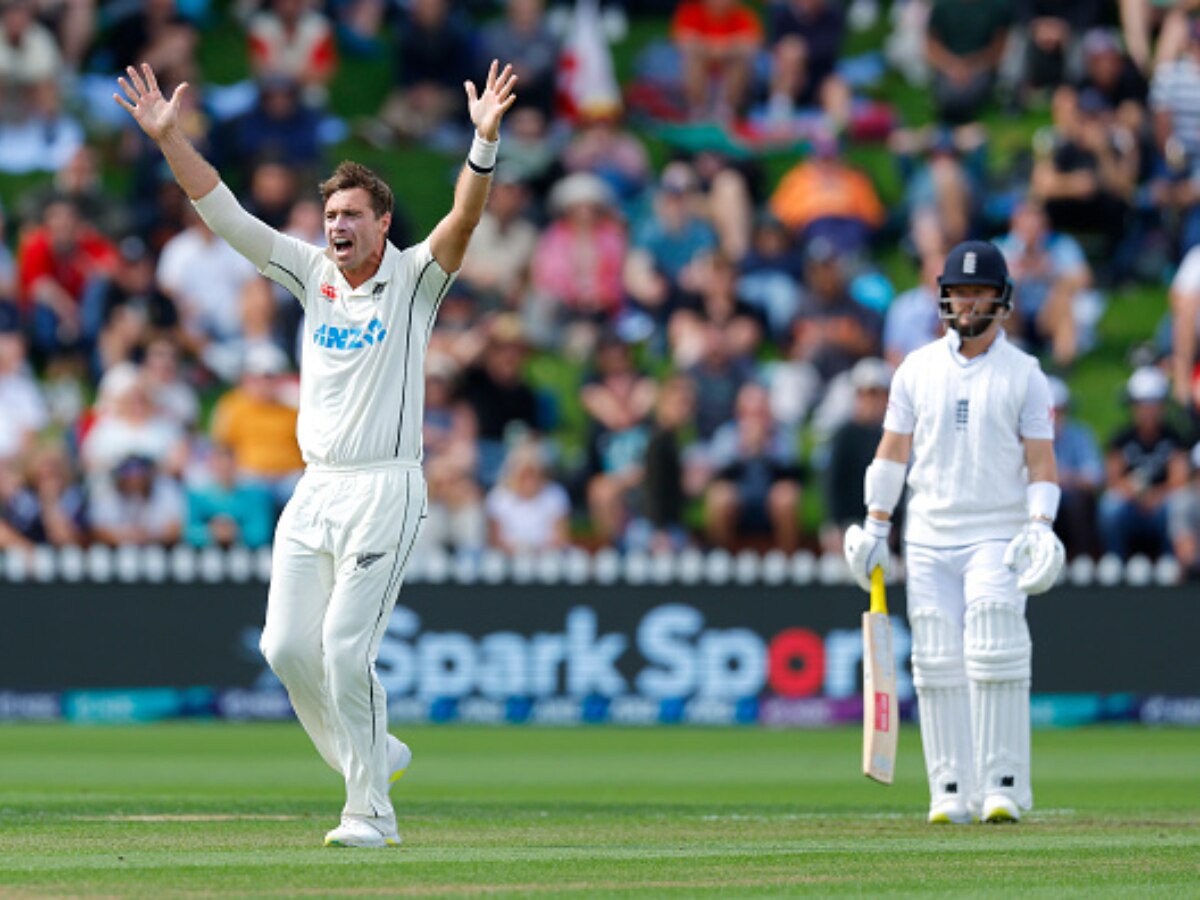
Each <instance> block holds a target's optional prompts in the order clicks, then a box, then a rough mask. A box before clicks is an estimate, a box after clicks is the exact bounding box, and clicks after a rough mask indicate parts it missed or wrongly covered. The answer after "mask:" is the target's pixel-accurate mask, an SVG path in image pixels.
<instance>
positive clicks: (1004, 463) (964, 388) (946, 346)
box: [883, 332, 1054, 547]
mask: <svg viewBox="0 0 1200 900" xmlns="http://www.w3.org/2000/svg"><path fill="white" fill-rule="evenodd" d="M957 347H958V334H957V333H956V332H949V333H948V334H947V335H946V336H944V337H942V338H941V339H939V340H936V341H933V342H932V343H930V344H926V345H925V346H924V347H921V348H920V349H918V350H914V351H913V352H912V353H910V354H909V355H908V356H907V357H906V358H905V360H904V362H903V363H901V364H900V368H899V369H897V370H896V375H895V377H894V378H893V379H892V386H891V392H890V394H889V396H888V411H887V416H886V418H885V419H884V423H883V427H884V428H885V429H886V430H888V431H892V432H895V433H898V434H911V435H912V438H913V449H912V460H911V466H910V468H909V471H908V488H909V501H908V514H907V524H906V526H905V539H906V540H907V541H908V542H909V543H912V544H923V545H928V546H934V547H957V546H964V545H966V544H974V543H978V542H980V541H987V540H1008V539H1010V538H1012V537H1013V536H1014V535H1016V534H1017V533H1018V532H1019V531H1020V530H1021V528H1022V527H1023V526H1024V524H1025V522H1026V520H1027V519H1028V513H1027V510H1026V502H1025V488H1026V485H1027V480H1028V473H1027V471H1026V468H1025V449H1024V445H1023V444H1022V440H1023V439H1024V438H1034V439H1044V440H1053V438H1054V419H1053V416H1054V404H1053V401H1052V400H1051V398H1050V386H1049V384H1047V382H1046V376H1045V375H1043V374H1042V370H1041V367H1040V366H1039V365H1038V361H1037V360H1036V359H1035V358H1034V357H1032V356H1030V355H1029V354H1028V353H1025V352H1023V351H1021V350H1018V349H1017V348H1016V347H1014V346H1013V345H1012V344H1010V343H1009V342H1008V340H1007V339H1006V338H1005V336H1004V333H1003V332H1001V333H1000V334H999V335H998V336H997V338H996V340H995V342H993V344H992V346H991V347H989V348H988V351H987V352H986V353H984V354H983V355H981V356H978V357H976V358H974V359H970V360H968V359H966V358H965V357H963V356H962V355H961V354H959V353H958V351H957Z"/></svg>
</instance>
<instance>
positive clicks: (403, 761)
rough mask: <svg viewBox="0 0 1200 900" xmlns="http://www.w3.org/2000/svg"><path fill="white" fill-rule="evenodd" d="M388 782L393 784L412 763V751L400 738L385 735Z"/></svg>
mask: <svg viewBox="0 0 1200 900" xmlns="http://www.w3.org/2000/svg"><path fill="white" fill-rule="evenodd" d="M387 753H388V757H387V758H388V784H395V783H396V782H397V781H399V780H400V778H401V776H402V775H404V773H405V772H407V771H408V767H409V766H410V765H411V764H412V751H411V750H409V749H408V744H406V743H404V741H402V740H400V738H398V737H396V736H394V735H391V734H389V735H388V736H387Z"/></svg>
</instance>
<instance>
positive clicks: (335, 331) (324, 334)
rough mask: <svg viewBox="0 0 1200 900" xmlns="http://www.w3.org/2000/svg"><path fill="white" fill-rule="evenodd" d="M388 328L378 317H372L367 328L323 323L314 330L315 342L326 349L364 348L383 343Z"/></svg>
mask: <svg viewBox="0 0 1200 900" xmlns="http://www.w3.org/2000/svg"><path fill="white" fill-rule="evenodd" d="M385 337H387V329H386V328H384V327H383V323H382V322H380V321H379V320H378V319H372V320H371V322H370V324H368V325H367V327H366V328H349V327H348V328H339V327H338V326H336V325H322V326H321V327H320V328H318V329H317V330H316V331H314V332H313V343H314V344H316V345H317V346H318V347H324V348H325V349H326V350H362V349H364V348H366V347H371V346H373V345H375V344H380V343H383V339H384V338H385Z"/></svg>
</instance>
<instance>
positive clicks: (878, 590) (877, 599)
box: [871, 566, 888, 616]
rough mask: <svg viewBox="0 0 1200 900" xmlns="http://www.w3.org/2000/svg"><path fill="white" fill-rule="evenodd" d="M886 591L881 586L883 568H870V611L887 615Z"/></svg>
mask: <svg viewBox="0 0 1200 900" xmlns="http://www.w3.org/2000/svg"><path fill="white" fill-rule="evenodd" d="M887 611H888V608H887V591H886V590H885V589H884V587H883V569H882V568H880V567H879V566H876V567H875V568H874V569H872V570H871V612H873V613H883V614H884V615H885V616H886V615H887Z"/></svg>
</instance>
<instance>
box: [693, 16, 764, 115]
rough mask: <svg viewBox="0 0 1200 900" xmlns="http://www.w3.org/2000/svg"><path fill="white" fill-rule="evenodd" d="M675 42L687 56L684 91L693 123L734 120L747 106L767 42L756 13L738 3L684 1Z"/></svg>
mask: <svg viewBox="0 0 1200 900" xmlns="http://www.w3.org/2000/svg"><path fill="white" fill-rule="evenodd" d="M671 40H672V41H673V42H674V43H675V46H676V47H678V48H679V52H680V53H681V54H682V55H683V93H684V99H685V101H686V103H687V109H688V114H689V115H690V117H691V118H693V119H708V118H717V119H720V120H724V119H730V118H732V117H734V116H735V115H736V114H737V113H739V112H740V111H741V109H742V106H743V105H744V104H745V102H746V100H747V98H748V95H749V90H750V87H751V81H752V77H753V65H754V58H755V55H756V54H757V53H758V50H759V48H760V47H761V46H762V43H763V30H762V23H761V22H760V21H759V18H758V14H757V13H756V12H755V11H754V10H753V9H752V8H751V7H750V6H748V5H747V4H745V3H740V2H738V0H682V2H681V3H680V4H679V6H678V7H677V8H676V10H675V16H674V18H673V19H672V21H671Z"/></svg>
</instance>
